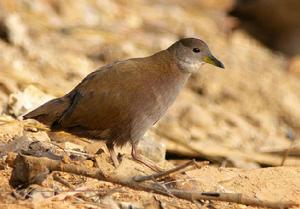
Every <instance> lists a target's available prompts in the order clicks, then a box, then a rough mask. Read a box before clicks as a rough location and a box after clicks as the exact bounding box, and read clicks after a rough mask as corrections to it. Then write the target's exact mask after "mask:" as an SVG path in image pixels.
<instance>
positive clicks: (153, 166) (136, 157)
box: [131, 143, 164, 172]
mask: <svg viewBox="0 0 300 209" xmlns="http://www.w3.org/2000/svg"><path fill="white" fill-rule="evenodd" d="M131 156H132V158H133V159H134V160H136V161H138V162H140V163H142V164H144V165H145V166H147V167H149V168H151V169H152V170H153V171H156V172H162V171H164V170H163V169H162V168H160V167H159V166H157V165H156V164H155V163H154V162H152V161H151V160H149V159H147V158H145V157H144V156H142V155H141V154H139V153H138V152H137V144H134V143H132V150H131Z"/></svg>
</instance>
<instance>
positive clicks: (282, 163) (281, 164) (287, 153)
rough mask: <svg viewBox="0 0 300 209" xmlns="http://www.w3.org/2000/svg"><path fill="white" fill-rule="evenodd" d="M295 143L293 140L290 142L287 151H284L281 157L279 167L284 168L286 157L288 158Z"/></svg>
mask: <svg viewBox="0 0 300 209" xmlns="http://www.w3.org/2000/svg"><path fill="white" fill-rule="evenodd" d="M295 141H296V140H295V139H294V140H292V141H291V143H290V146H289V148H287V150H285V152H284V153H283V156H282V160H281V163H280V166H284V163H285V161H286V159H287V157H288V156H289V154H290V151H291V149H292V147H293V146H294V143H295Z"/></svg>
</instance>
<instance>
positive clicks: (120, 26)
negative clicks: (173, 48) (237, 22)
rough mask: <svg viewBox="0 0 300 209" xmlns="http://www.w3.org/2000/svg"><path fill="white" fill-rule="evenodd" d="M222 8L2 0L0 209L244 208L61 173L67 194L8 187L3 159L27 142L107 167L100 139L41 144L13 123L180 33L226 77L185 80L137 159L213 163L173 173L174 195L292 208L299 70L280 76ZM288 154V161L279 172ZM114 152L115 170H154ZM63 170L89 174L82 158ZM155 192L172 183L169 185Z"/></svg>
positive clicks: (281, 63) (53, 186)
mask: <svg viewBox="0 0 300 209" xmlns="http://www.w3.org/2000/svg"><path fill="white" fill-rule="evenodd" d="M230 3H231V1H229V0H228V1H221V0H214V1H194V0H188V1H184V2H183V1H179V0H172V1H159V0H155V1H146V0H145V1H137V0H133V1H130V2H127V1H122V0H119V1H109V0H103V1H102V0H101V1H97V0H89V1H84V0H76V1H72V0H65V1H57V0H34V1H33V0H22V1H21V0H20V1H19V0H3V1H0V69H1V70H0V114H1V116H0V119H1V120H0V123H1V124H0V142H1V147H0V148H1V150H0V151H1V163H0V179H1V180H0V184H1V187H0V188H1V192H0V195H1V198H0V204H1V208H251V207H250V206H245V205H241V204H234V203H228V202H219V201H202V202H199V203H198V205H197V204H195V203H192V202H190V201H186V200H180V199H178V198H174V197H165V196H162V195H158V194H155V193H151V192H143V191H137V190H133V189H129V188H127V187H124V186H119V185H117V184H112V183H108V182H104V181H98V180H95V179H91V178H86V177H82V176H76V175H72V174H66V173H60V174H59V175H60V176H61V178H63V179H65V180H66V181H67V182H69V183H70V184H71V185H72V188H70V187H67V186H66V185H63V184H62V183H59V182H58V181H56V180H54V179H53V174H51V175H49V176H48V177H47V179H46V180H45V181H44V182H43V184H42V185H36V184H34V185H31V186H30V187H28V188H25V189H21V190H20V191H19V190H16V189H13V188H12V187H11V186H10V185H9V179H10V176H11V172H12V169H11V168H10V167H9V166H8V165H7V163H6V162H5V159H6V156H7V152H12V151H13V152H19V151H20V150H22V149H28V144H26V143H25V142H28V140H27V139H30V140H29V142H30V143H32V142H36V141H40V142H43V143H45V144H47V145H49V144H50V145H51V149H52V151H53V152H54V153H56V154H57V155H58V156H61V155H62V151H61V150H60V149H58V148H57V147H56V148H53V146H54V145H53V144H56V145H59V146H60V147H63V148H64V149H66V150H68V151H67V153H69V155H70V153H71V152H69V151H70V150H73V151H76V152H82V153H86V154H89V155H94V154H95V152H96V151H97V150H98V149H99V148H101V149H103V151H104V156H105V157H104V158H103V159H102V160H103V162H106V163H111V161H110V159H109V158H108V156H107V150H106V148H105V147H104V146H103V143H102V142H97V143H96V142H93V143H92V144H91V143H88V142H85V141H82V140H79V139H76V138H72V137H67V136H66V137H65V136H64V135H59V136H53V135H50V138H49V137H48V136H47V134H46V133H45V132H43V131H38V132H36V130H33V129H32V128H30V127H28V125H26V124H25V125H24V123H23V122H22V117H21V116H22V115H23V114H24V113H26V112H28V111H29V110H31V109H33V108H35V107H37V106H38V105H40V104H42V103H43V102H45V101H48V100H49V99H51V98H53V97H57V96H61V95H64V94H65V93H67V92H68V91H69V90H71V89H72V88H73V87H74V86H75V85H76V84H77V83H78V82H79V81H80V80H81V79H82V78H83V77H85V76H86V75H87V74H88V73H90V72H92V71H94V70H95V69H96V68H97V67H98V66H101V65H104V64H108V63H111V62H113V61H116V60H121V59H127V58H131V57H141V56H147V55H150V54H152V53H154V52H156V51H159V50H162V49H165V48H166V47H168V46H169V45H170V44H171V43H173V42H174V41H176V40H177V39H179V38H181V37H186V36H188V37H190V36H194V37H201V38H202V39H204V40H205V41H206V42H207V43H208V45H209V46H210V48H211V51H212V52H213V53H214V54H215V55H216V56H217V57H218V58H219V59H220V60H222V62H223V63H224V64H225V66H226V70H224V71H221V70H217V69H216V68H214V67H211V66H208V65H205V66H203V68H202V69H201V70H200V71H199V72H198V73H197V74H195V75H193V76H192V78H191V79H190V80H189V82H188V84H187V86H186V88H185V89H184V90H183V92H182V93H181V94H180V96H179V98H178V99H177V100H176V102H175V104H174V105H173V106H172V107H171V109H170V110H169V111H168V114H167V115H166V116H165V117H164V118H163V119H162V120H161V121H160V122H159V123H158V124H157V125H156V126H155V127H153V128H152V129H151V130H149V132H148V133H147V135H146V136H145V139H144V140H143V142H142V143H141V145H140V151H141V152H143V153H144V155H146V156H148V157H149V158H151V159H152V160H154V161H156V162H158V163H159V164H160V165H162V166H166V167H172V164H179V163H181V162H184V161H187V160H189V159H192V158H196V159H197V160H198V161H202V160H209V161H210V162H211V163H210V165H208V166H205V167H203V168H198V169H196V168H193V169H190V170H188V171H185V172H182V173H179V174H176V175H175V176H173V178H174V179H175V182H173V183H172V184H174V185H175V186H176V187H178V188H181V189H186V190H195V191H200V192H230V193H241V194H243V195H245V196H247V197H251V198H256V199H258V200H265V201H295V202H298V203H299V202H300V190H299V188H300V178H299V177H300V174H299V173H300V172H299V165H300V158H299V150H300V144H299V140H298V132H299V130H300V109H299V106H300V91H299V89H300V82H299V81H300V80H299V78H300V77H299V74H298V72H300V70H299V69H300V68H299V64H297V63H298V61H296V62H295V63H294V64H293V65H292V71H291V72H287V71H286V70H285V69H286V66H287V60H286V59H285V58H284V57H283V56H281V55H280V54H277V53H274V52H272V51H270V50H268V49H267V48H265V47H263V46H262V45H261V44H260V43H258V42H257V41H255V40H253V39H252V38H251V37H249V36H248V35H247V34H245V33H244V32H243V31H235V32H234V33H229V32H228V30H227V19H226V15H225V11H226V9H227V8H229V7H230ZM296 60H297V58H296ZM22 137H23V138H22ZM25 139H26V140H25ZM67 141H69V142H71V143H67ZM29 142H28V143H29ZM50 142H51V143H50ZM50 145H49V146H50ZM49 149H50V148H49ZM287 149H289V156H288V157H287V159H286V160H285V162H284V166H280V165H281V164H282V159H283V156H284V155H285V153H286V151H287ZM165 150H166V157H167V159H168V160H167V161H166V160H164V159H165ZM119 151H120V152H122V153H123V154H124V156H123V158H124V159H125V160H124V161H122V164H121V168H120V169H124V171H123V173H125V174H126V172H127V171H128V170H134V171H135V172H141V171H143V172H141V173H142V174H144V175H146V174H150V173H151V171H148V170H147V169H146V168H144V167H143V166H141V165H139V164H137V163H134V162H132V161H131V160H130V155H129V148H128V147H125V148H124V149H123V150H119ZM153 153H154V154H153ZM73 154H74V153H73ZM71 161H79V164H80V163H83V164H84V165H86V166H90V167H95V162H94V161H93V160H91V159H87V158H84V159H81V158H80V157H78V156H77V157H76V159H72V160H71ZM125 171H126V172H125ZM119 172H121V173H122V170H119ZM161 183H162V184H167V185H168V184H171V183H168V180H166V179H164V181H162V182H161ZM69 186H70V185H69ZM199 205H200V206H199ZM295 208H296V207H295Z"/></svg>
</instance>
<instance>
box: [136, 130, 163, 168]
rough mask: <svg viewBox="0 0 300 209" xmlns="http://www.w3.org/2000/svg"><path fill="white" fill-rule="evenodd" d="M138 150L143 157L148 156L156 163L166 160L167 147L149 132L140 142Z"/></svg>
mask: <svg viewBox="0 0 300 209" xmlns="http://www.w3.org/2000/svg"><path fill="white" fill-rule="evenodd" d="M138 150H139V152H141V154H142V155H143V156H146V157H147V158H149V159H151V160H152V161H154V162H162V161H164V160H165V156H166V145H165V144H163V143H160V142H159V141H158V140H155V138H154V135H153V134H151V133H150V132H149V131H148V132H146V134H145V135H144V137H143V138H142V140H141V141H140V142H139V145H138Z"/></svg>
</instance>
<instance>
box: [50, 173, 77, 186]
mask: <svg viewBox="0 0 300 209" xmlns="http://www.w3.org/2000/svg"><path fill="white" fill-rule="evenodd" d="M53 179H54V180H55V181H57V182H59V183H61V184H62V185H64V186H66V187H68V188H69V189H75V186H73V185H72V184H70V183H69V182H67V181H66V180H64V179H63V178H61V177H60V176H59V175H58V174H57V173H54V174H53Z"/></svg>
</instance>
